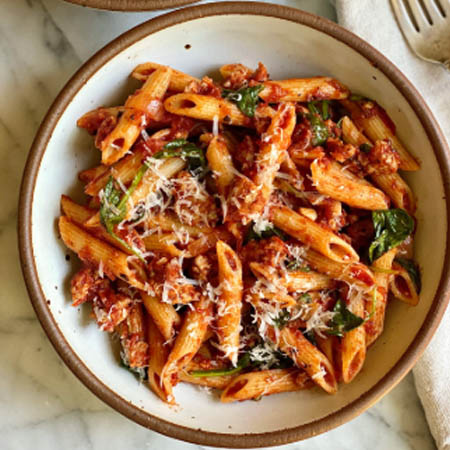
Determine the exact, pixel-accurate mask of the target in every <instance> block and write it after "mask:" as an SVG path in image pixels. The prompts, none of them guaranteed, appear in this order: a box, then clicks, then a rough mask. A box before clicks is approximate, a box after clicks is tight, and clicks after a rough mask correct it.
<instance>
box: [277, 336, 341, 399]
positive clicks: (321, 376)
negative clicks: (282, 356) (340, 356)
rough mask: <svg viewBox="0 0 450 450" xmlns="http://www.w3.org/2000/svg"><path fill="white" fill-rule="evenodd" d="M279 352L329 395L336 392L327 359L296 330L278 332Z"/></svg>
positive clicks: (332, 374)
mask: <svg viewBox="0 0 450 450" xmlns="http://www.w3.org/2000/svg"><path fill="white" fill-rule="evenodd" d="M278 346H279V348H280V350H281V351H282V352H284V353H286V354H287V355H288V356H289V357H290V358H291V359H292V360H293V361H294V362H295V364H296V366H297V367H299V368H300V369H304V370H305V372H306V373H307V374H308V375H309V377H310V378H311V379H312V380H313V381H314V383H316V384H317V385H318V386H320V387H321V388H322V389H323V390H325V391H326V392H328V393H329V394H335V393H336V392H337V381H336V377H335V374H334V369H333V366H332V364H331V363H330V361H328V359H327V357H326V356H325V355H324V354H323V353H322V352H321V351H320V350H319V349H318V348H317V347H315V346H314V345H313V344H311V342H309V341H308V339H306V338H305V336H303V333H302V332H301V331H300V330H298V329H291V328H288V327H285V328H283V329H282V330H281V331H280V338H279V342H278Z"/></svg>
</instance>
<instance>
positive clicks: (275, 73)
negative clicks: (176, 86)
mask: <svg viewBox="0 0 450 450" xmlns="http://www.w3.org/2000/svg"><path fill="white" fill-rule="evenodd" d="M168 43H170V45H168ZM145 61H156V62H159V63H163V64H168V65H170V66H173V67H174V68H176V69H179V70H183V71H185V72H187V73H189V74H192V75H194V76H201V75H203V74H205V73H213V72H214V71H216V70H217V69H218V67H220V66H221V65H222V64H224V63H230V62H242V63H244V64H246V65H248V66H250V67H255V66H256V64H257V63H258V61H263V62H264V63H265V64H266V65H267V67H268V68H269V71H270V73H271V75H272V77H273V78H274V79H282V78H284V77H292V76H312V75H319V74H320V75H330V76H333V77H336V78H337V79H339V80H341V81H342V82H343V83H345V84H346V85H348V86H349V87H350V88H351V89H352V90H353V91H354V92H358V93H361V94H366V95H367V96H370V97H372V98H374V99H376V100H378V101H379V102H380V103H381V105H383V106H384V107H385V108H386V109H387V111H388V113H389V114H390V115H391V116H392V118H393V120H394V122H395V123H396V124H397V129H398V135H399V136H400V138H401V139H402V140H403V141H404V143H405V144H406V145H407V146H408V147H409V148H410V149H411V150H412V151H413V153H414V154H415V155H416V156H417V157H418V158H419V159H420V161H421V164H422V169H421V170H420V171H418V172H415V173H408V174H407V175H408V176H407V181H408V182H409V183H410V185H411V186H412V188H413V190H414V192H416V194H417V195H418V198H419V207H418V211H417V219H418V232H417V236H416V258H417V260H418V261H419V263H420V265H421V267H422V269H423V290H422V294H421V301H420V303H419V305H418V306H417V307H415V308H411V307H408V306H407V305H405V304H402V303H400V302H393V303H392V304H390V306H389V309H388V314H387V318H386V324H385V331H384V333H383V334H382V336H381V337H380V338H379V339H378V341H377V342H376V343H375V345H373V347H372V348H371V349H370V350H369V352H368V356H367V361H366V364H365V366H364V368H363V370H362V372H361V373H360V374H359V375H358V377H357V378H356V380H355V381H354V382H352V383H351V384H349V385H341V386H340V389H339V392H338V393H337V394H336V395H334V396H329V395H327V394H325V393H323V392H320V391H319V390H316V389H313V390H309V391H300V392H294V393H288V394H280V395H276V396H270V397H267V398H264V399H263V400H262V401H260V402H244V403H236V404H228V405H223V404H221V403H219V402H218V401H217V398H216V397H214V396H213V395H208V394H207V393H205V392H203V391H201V390H199V389H198V388H195V387H192V386H189V385H183V386H180V387H179V388H178V387H177V391H176V396H177V400H178V401H179V405H180V406H179V407H178V408H170V407H168V406H167V405H166V404H164V403H162V402H161V401H160V400H159V399H158V398H157V397H156V396H155V395H153V393H152V392H150V390H149V389H148V388H147V386H145V385H142V384H139V383H138V381H137V380H136V379H135V378H134V377H133V375H132V374H130V373H128V372H127V371H125V370H123V369H122V368H121V367H119V364H118V362H117V359H116V356H115V354H114V352H113V351H112V348H111V342H110V339H109V337H108V336H107V335H106V333H101V332H100V331H99V330H98V329H97V326H96V324H95V323H93V322H92V321H90V320H89V318H88V317H87V315H88V313H87V312H86V311H87V310H86V309H83V308H82V309H80V310H77V309H75V308H72V307H71V306H70V294H69V290H68V285H69V279H70V276H71V274H73V272H74V267H73V262H72V260H71V261H66V254H68V252H67V250H66V249H65V247H64V245H63V244H62V242H61V240H60V239H59V238H58V233H57V228H56V219H57V217H58V216H59V214H60V211H59V201H60V195H61V193H69V194H70V195H73V196H75V197H76V196H77V195H78V194H79V193H80V192H81V187H80V186H79V185H78V184H77V182H76V181H75V180H76V173H77V172H78V171H79V170H81V169H84V168H87V167H90V165H92V164H95V162H96V161H98V159H99V156H98V153H96V152H95V151H94V150H93V149H92V143H91V138H90V137H89V136H88V135H87V133H85V132H84V131H82V130H78V129H77V128H76V125H75V122H76V119H77V118H78V117H80V116H81V115H82V114H83V113H85V112H86V111H88V110H91V109H93V108H95V107H97V106H100V105H115V104H123V101H124V100H125V98H126V96H127V94H128V93H129V92H130V91H131V89H132V88H131V85H130V83H131V82H130V80H129V78H128V75H129V73H130V72H131V70H132V69H133V68H134V67H135V66H136V65H137V64H139V63H142V62H145ZM447 150H448V149H447V147H446V143H445V140H444V138H443V135H442V133H441V132H440V130H439V127H438V125H437V123H436V121H435V119H434V118H433V115H432V114H431V112H430V110H429V109H428V107H427V106H426V104H425V102H424V100H423V99H422V98H421V97H420V95H419V94H418V92H417V91H416V89H415V88H414V87H413V86H412V85H411V83H410V82H409V81H408V80H407V79H406V78H405V76H404V75H403V74H402V73H401V72H400V71H399V70H398V69H397V68H396V67H395V66H394V65H393V64H392V63H391V62H390V61H389V60H387V59H386V58H385V57H384V56H383V55H381V54H380V53H378V52H377V51H376V50H375V49H374V48H372V47H371V46H370V45H369V44H367V43H366V42H364V41H362V40H361V39H359V38H358V37H357V36H355V35H354V34H352V33H350V32H349V31H346V30H345V29H343V28H341V27H339V26H338V25H336V24H334V23H332V22H330V21H328V20H325V19H323V18H320V17H317V16H314V15H311V14H308V13H306V12H303V11H300V10H295V9H291V8H287V7H282V6H276V5H271V4H267V3H248V2H237V3H234V2H232V3H218V4H205V5H202V6H195V7H191V8H188V9H184V10H179V11H176V12H173V13H170V14H167V15H164V16H161V17H158V18H155V19H153V20H150V21H148V22H146V23H144V24H142V25H140V26H138V27H136V28H134V29H132V30H131V31H128V32H127V33H125V34H123V35H122V36H120V37H119V38H117V39H116V40H114V41H113V42H111V43H110V44H109V45H107V46H106V47H105V48H103V49H102V50H101V51H99V52H98V53H97V54H96V55H95V56H93V57H92V58H91V59H90V60H89V61H88V62H87V63H86V64H84V66H83V67H82V68H81V69H80V70H79V71H78V72H77V73H76V74H75V75H74V76H73V78H72V79H71V80H70V81H69V82H68V83H67V85H66V86H65V87H64V89H63V90H62V91H61V93H60V94H59V95H58V97H57V98H56V100H55V102H54V103H53V105H52V106H51V108H50V110H49V112H48V114H47V116H46V117H45V119H44V121H43V123H42V125H41V127H40V129H39V131H38V133H37V136H36V138H35V140H34V143H33V146H32V148H31V151H30V154H29V157H28V162H27V165H26V168H25V172H24V176H23V184H22V190H21V195H20V209H19V211H20V217H19V231H20V255H21V262H22V268H23V273H24V277H25V281H26V284H27V287H28V291H29V294H30V297H31V301H32V303H33V306H34V308H35V310H36V313H37V315H38V317H39V320H40V321H41V323H42V326H43V328H44V330H45V331H46V333H47V335H48V337H49V339H50V341H51V342H52V344H53V345H54V347H55V348H56V350H57V352H58V353H59V354H60V356H61V358H62V359H63V360H64V361H65V363H66V364H67V365H68V366H69V367H70V369H71V370H72V371H73V372H74V373H75V375H76V376H78V378H79V379H80V380H81V381H82V382H83V383H84V384H85V385H86V386H87V387H88V388H89V389H90V390H91V391H92V392H93V393H94V394H96V395H97V396H98V397H99V398H101V399H102V400H103V401H105V402H106V403H107V404H109V405H110V406H111V407H113V408H115V409H116V410H117V411H119V412H120V413H122V414H124V415H125V416H127V417H129V418H130V419H132V420H134V421H135V422H137V423H139V424H141V425H143V426H145V427H148V428H150V429H152V430H155V431H158V432H160V433H163V434H166V435H168V436H172V437H175V438H178V439H183V440H186V441H189V442H195V443H198V444H203V445H210V446H222V447H234V448H236V447H241V448H245V447H262V446H270V445H280V444H284V443H288V442H292V441H296V440H300V439H305V438H308V437H311V436H314V435H317V434H318V433H322V432H325V431H327V430H330V429H332V428H334V427H336V426H338V425H340V424H343V423H344V422H346V421H348V420H350V419H352V418H353V417H355V416H356V415H358V414H360V413H362V412H363V411H364V410H365V409H367V408H368V407H370V406H371V405H372V404H373V403H375V402H376V401H377V400H379V399H380V398H381V397H382V396H383V395H385V394H386V393H387V392H389V391H390V390H391V389H392V388H393V387H394V386H395V385H396V384H397V383H398V382H399V381H400V380H401V379H402V378H403V377H404V376H405V375H406V374H407V372H408V371H409V370H410V369H411V368H412V366H413V365H414V363H415V362H416V361H417V359H418V358H419V356H420V355H421V353H422V352H423V350H424V349H425V347H426V345H427V343H428V342H429V341H430V339H431V337H432V335H433V333H434V331H435V330H436V327H437V326H438V324H439V321H440V319H441V317H442V315H443V313H444V310H445V307H446V304H447V302H448V297H449V295H448V292H449V288H450V286H449V284H450V283H449V253H448V245H449V244H448V241H447V239H446V236H447V233H448V223H447V217H448V211H449V199H450V194H449V186H448V182H447V181H448V174H449V157H448V153H446V152H447ZM72 259H74V258H72Z"/></svg>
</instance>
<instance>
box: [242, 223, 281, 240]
mask: <svg viewBox="0 0 450 450" xmlns="http://www.w3.org/2000/svg"><path fill="white" fill-rule="evenodd" d="M254 225H255V223H254V222H252V223H251V224H250V227H249V229H248V230H247V233H246V235H245V238H244V243H245V244H247V243H248V242H250V241H252V240H256V241H259V240H261V239H267V238H270V237H272V236H278V237H279V238H280V239H282V240H286V239H287V237H286V234H285V233H284V231H282V230H280V229H279V228H277V227H276V226H275V225H273V226H268V227H267V228H266V229H264V230H262V231H261V232H256V231H255V229H254Z"/></svg>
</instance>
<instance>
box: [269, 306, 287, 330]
mask: <svg viewBox="0 0 450 450" xmlns="http://www.w3.org/2000/svg"><path fill="white" fill-rule="evenodd" d="M290 319H291V313H290V312H289V311H288V310H287V309H282V310H281V311H280V313H279V314H278V316H277V317H275V319H272V322H273V324H274V326H275V327H276V328H279V329H280V330H281V329H283V328H284V327H285V326H286V324H287V323H288V322H289V320H290Z"/></svg>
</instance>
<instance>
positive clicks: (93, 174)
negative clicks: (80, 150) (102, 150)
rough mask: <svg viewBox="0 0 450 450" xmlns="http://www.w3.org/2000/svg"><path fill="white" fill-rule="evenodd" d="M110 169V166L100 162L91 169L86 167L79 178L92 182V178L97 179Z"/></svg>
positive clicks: (84, 181) (85, 181)
mask: <svg viewBox="0 0 450 450" xmlns="http://www.w3.org/2000/svg"><path fill="white" fill-rule="evenodd" d="M107 171H108V167H107V166H104V165H103V164H100V165H99V166H95V167H91V168H90V169H86V170H83V171H81V172H80V173H79V174H78V179H79V180H80V181H82V182H83V183H90V182H91V181H92V180H95V179H96V178H97V177H99V176H100V175H102V174H104V173H105V172H107Z"/></svg>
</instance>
